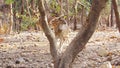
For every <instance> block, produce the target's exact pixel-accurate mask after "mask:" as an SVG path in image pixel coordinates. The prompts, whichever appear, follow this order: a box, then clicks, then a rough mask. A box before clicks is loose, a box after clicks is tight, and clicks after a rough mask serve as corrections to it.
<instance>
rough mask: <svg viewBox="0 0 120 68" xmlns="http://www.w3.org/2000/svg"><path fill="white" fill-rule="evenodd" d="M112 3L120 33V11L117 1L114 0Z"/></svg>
mask: <svg viewBox="0 0 120 68" xmlns="http://www.w3.org/2000/svg"><path fill="white" fill-rule="evenodd" d="M112 3H113V9H114V12H115V17H116V25H117V27H118V29H119V32H120V18H119V11H118V7H117V3H116V0H112Z"/></svg>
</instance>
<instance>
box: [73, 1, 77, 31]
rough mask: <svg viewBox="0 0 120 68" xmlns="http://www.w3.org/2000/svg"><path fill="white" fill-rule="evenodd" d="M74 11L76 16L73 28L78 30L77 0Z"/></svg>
mask: <svg viewBox="0 0 120 68" xmlns="http://www.w3.org/2000/svg"><path fill="white" fill-rule="evenodd" d="M74 11H75V16H74V28H73V30H76V29H77V0H75V8H74Z"/></svg>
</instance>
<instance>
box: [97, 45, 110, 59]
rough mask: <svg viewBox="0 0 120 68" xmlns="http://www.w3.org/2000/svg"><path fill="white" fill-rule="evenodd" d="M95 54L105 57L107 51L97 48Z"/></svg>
mask: <svg viewBox="0 0 120 68" xmlns="http://www.w3.org/2000/svg"><path fill="white" fill-rule="evenodd" d="M97 53H98V55H99V56H102V57H103V56H107V55H108V54H109V52H108V50H107V49H106V48H103V47H101V48H98V52H97Z"/></svg>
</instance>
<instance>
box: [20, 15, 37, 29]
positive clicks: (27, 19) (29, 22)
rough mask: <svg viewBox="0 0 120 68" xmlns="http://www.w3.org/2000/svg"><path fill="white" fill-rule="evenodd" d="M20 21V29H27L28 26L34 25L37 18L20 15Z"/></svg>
mask: <svg viewBox="0 0 120 68" xmlns="http://www.w3.org/2000/svg"><path fill="white" fill-rule="evenodd" d="M21 17H22V23H21V28H22V30H27V29H28V28H29V27H34V26H35V23H36V22H37V18H30V17H28V16H26V15H21Z"/></svg>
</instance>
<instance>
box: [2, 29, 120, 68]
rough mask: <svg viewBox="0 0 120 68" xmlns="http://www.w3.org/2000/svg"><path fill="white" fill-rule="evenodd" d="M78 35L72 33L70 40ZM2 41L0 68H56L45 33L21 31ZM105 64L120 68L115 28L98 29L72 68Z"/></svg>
mask: <svg viewBox="0 0 120 68" xmlns="http://www.w3.org/2000/svg"><path fill="white" fill-rule="evenodd" d="M76 33H77V31H75V32H71V33H70V37H69V39H70V40H71V39H73V37H74V36H75V35H76ZM0 38H3V39H4V40H3V41H2V42H0V68H53V63H52V57H51V55H50V51H49V42H48V41H47V39H46V37H45V36H44V34H43V33H42V32H21V33H19V34H11V35H1V36H0ZM66 45H68V43H66ZM104 62H110V63H111V65H112V66H114V67H113V68H120V67H119V66H120V33H119V32H118V31H117V30H116V29H110V28H108V29H107V30H103V31H98V30H96V31H95V33H94V34H93V36H92V38H91V39H90V40H89V42H88V43H87V45H86V47H85V49H84V50H83V51H82V52H80V53H79V54H78V56H77V58H76V59H75V61H74V63H73V68H99V67H100V66H101V65H102V64H103V63H104ZM115 66H116V67H115Z"/></svg>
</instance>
